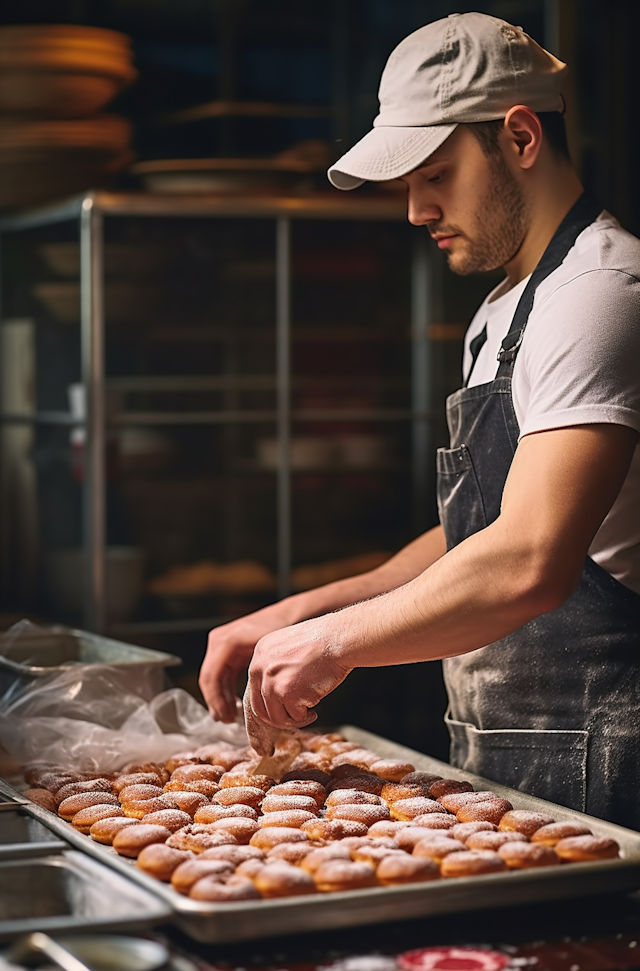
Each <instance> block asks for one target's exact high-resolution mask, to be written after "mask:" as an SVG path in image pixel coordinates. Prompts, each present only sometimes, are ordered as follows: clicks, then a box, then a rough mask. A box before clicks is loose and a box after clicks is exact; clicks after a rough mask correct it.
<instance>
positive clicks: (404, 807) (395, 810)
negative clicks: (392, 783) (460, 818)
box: [389, 796, 442, 822]
mask: <svg viewBox="0 0 640 971" xmlns="http://www.w3.org/2000/svg"><path fill="white" fill-rule="evenodd" d="M389 811H390V813H391V817H392V819H398V820H400V821H404V822H406V821H408V820H411V819H415V818H416V816H425V815H426V814H427V813H441V812H442V806H441V805H440V803H439V802H436V801H435V800H434V799H428V798H427V797H426V796H414V797H413V798H412V799H397V800H396V801H395V802H392V803H391V805H390V806H389Z"/></svg>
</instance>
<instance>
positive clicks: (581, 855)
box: [555, 836, 620, 863]
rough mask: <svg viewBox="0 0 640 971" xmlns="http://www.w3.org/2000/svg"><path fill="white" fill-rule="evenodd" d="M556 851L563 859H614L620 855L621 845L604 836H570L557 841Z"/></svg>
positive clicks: (577, 860)
mask: <svg viewBox="0 0 640 971" xmlns="http://www.w3.org/2000/svg"><path fill="white" fill-rule="evenodd" d="M555 852H556V855H557V856H559V857H560V859H561V860H569V861H571V862H576V863H580V862H584V861H587V860H610V859H613V858H614V857H616V856H620V847H619V846H618V844H617V843H616V841H615V840H611V839H607V838H606V837H604V836H568V837H566V839H562V840H560V842H559V843H556V846H555Z"/></svg>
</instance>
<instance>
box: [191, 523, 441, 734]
mask: <svg viewBox="0 0 640 971" xmlns="http://www.w3.org/2000/svg"><path fill="white" fill-rule="evenodd" d="M445 552H446V544H445V541H444V534H443V531H442V528H441V527H440V526H436V527H435V528H434V529H431V530H429V532H427V533H424V534H423V535H422V536H419V537H418V539H416V540H414V541H413V542H412V543H410V544H409V545H408V546H406V547H405V548H404V549H402V550H401V551H400V552H399V553H397V554H396V555H395V556H393V557H391V559H390V560H387V562H386V563H383V564H382V566H379V567H377V568H376V569H375V570H370V571H369V572H368V573H363V574H362V575H360V576H355V577H350V578H349V579H346V580H338V581H337V582H335V583H328V584H326V585H325V586H323V587H318V588H317V589H315V590H306V591H304V593H299V594H295V595H294V596H292V597H287V598H286V599H284V600H281V601H280V602H279V603H275V604H271V605H270V606H269V607H264V608H263V609H262V610H258V611H256V612H255V613H253V614H250V615H249V616H247V617H241V618H240V619H239V620H235V621H232V622H231V623H230V624H224V625H222V626H220V627H216V628H214V630H212V631H211V632H210V634H209V640H208V644H207V653H206V655H205V658H204V661H203V663H202V668H201V670H200V690H201V691H202V694H203V696H204V698H205V701H206V702H207V704H208V706H209V710H210V711H211V713H212V714H213V716H214V717H215V718H217V719H219V720H220V721H233V719H234V718H235V717H236V685H237V681H238V676H239V674H240V672H241V671H243V670H244V669H245V668H247V667H248V666H249V662H250V661H251V657H252V655H253V651H254V648H255V646H256V644H257V642H258V641H259V640H260V638H261V637H264V636H265V635H266V634H270V633H272V632H273V631H276V630H280V629H281V628H283V627H289V626H290V625H291V624H297V623H299V622H300V621H302V620H306V619H307V618H309V617H318V616H319V615H321V614H326V613H329V612H330V611H333V610H338V609H340V608H341V607H345V606H346V605H347V604H352V603H356V602H357V601H360V600H368V599H369V598H371V597H376V596H378V595H379V594H381V593H386V592H387V591H388V590H393V589H395V587H398V586H401V585H402V584H404V583H407V582H408V581H409V580H413V578H414V577H416V576H418V575H419V574H420V573H422V572H423V571H424V570H426V569H427V568H428V567H429V566H431V564H432V563H435V561H436V560H437V559H439V557H441V556H443V555H444V553H445Z"/></svg>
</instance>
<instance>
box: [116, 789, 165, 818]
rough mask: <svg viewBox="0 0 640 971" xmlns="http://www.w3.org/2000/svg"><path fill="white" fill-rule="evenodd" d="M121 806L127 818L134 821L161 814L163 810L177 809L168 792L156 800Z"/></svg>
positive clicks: (142, 800)
mask: <svg viewBox="0 0 640 971" xmlns="http://www.w3.org/2000/svg"><path fill="white" fill-rule="evenodd" d="M121 805H122V810H123V812H124V814H125V816H130V817H131V818H132V819H142V817H143V816H147V815H148V814H149V813H157V812H160V810H161V809H176V808H177V807H176V804H175V802H173V800H172V799H170V798H169V794H168V793H166V792H165V793H163V795H161V796H156V797H155V798H154V799H136V800H132V801H131V802H123V803H121Z"/></svg>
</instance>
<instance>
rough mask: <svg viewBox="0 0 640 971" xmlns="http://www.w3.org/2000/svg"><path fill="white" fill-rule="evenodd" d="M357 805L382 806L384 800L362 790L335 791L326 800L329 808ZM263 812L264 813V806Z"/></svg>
mask: <svg viewBox="0 0 640 971" xmlns="http://www.w3.org/2000/svg"><path fill="white" fill-rule="evenodd" d="M268 798H269V797H268V796H267V799H268ZM356 803H361V804H365V803H366V804H367V805H369V806H381V805H382V799H381V798H380V796H376V795H375V794H374V793H373V792H364V790H362V789H334V790H333V792H330V793H329V795H328V796H327V800H326V805H327V806H344V805H346V804H347V805H355V804H356ZM262 811H263V812H264V806H263V810H262Z"/></svg>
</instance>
